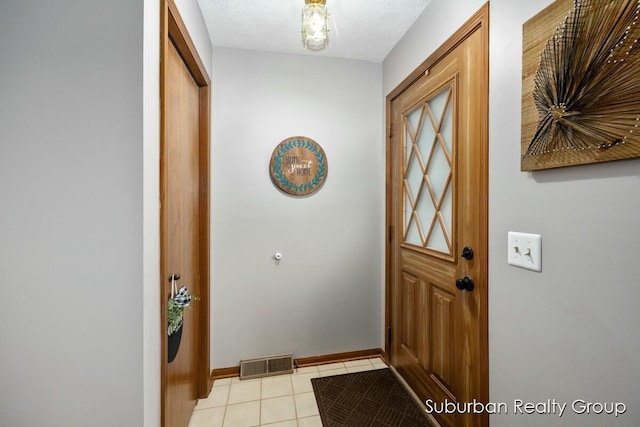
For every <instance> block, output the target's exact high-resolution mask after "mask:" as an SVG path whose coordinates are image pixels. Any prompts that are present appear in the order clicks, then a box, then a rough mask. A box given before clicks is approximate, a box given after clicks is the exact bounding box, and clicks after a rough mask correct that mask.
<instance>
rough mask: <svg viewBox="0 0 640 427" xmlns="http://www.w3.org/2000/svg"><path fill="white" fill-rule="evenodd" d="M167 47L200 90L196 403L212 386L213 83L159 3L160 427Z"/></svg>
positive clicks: (176, 20)
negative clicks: (178, 59)
mask: <svg viewBox="0 0 640 427" xmlns="http://www.w3.org/2000/svg"><path fill="white" fill-rule="evenodd" d="M169 43H173V44H174V46H175V47H176V50H177V51H178V53H179V54H180V56H181V57H182V59H183V60H184V62H185V64H186V65H187V69H188V70H189V72H190V73H191V75H192V77H193V79H194V81H195V82H196V84H197V86H198V88H199V90H198V97H199V165H198V168H199V183H198V184H199V185H198V186H199V191H198V199H199V200H198V204H199V212H198V213H199V224H198V227H199V230H200V233H199V238H200V240H199V245H198V247H199V251H198V256H199V263H198V264H199V269H200V271H199V277H200V283H199V285H200V286H199V288H200V291H199V292H200V295H198V296H199V297H200V300H199V301H198V305H199V319H198V320H199V326H200V327H199V329H198V330H199V349H198V360H199V364H198V369H197V372H198V397H199V398H205V397H207V395H208V394H209V391H210V390H211V387H212V385H213V382H212V381H211V377H210V351H211V345H210V326H211V325H210V312H209V311H210V309H209V308H210V267H209V264H210V235H209V234H210V150H211V147H210V132H211V130H210V122H211V114H210V111H211V79H210V78H209V75H208V73H207V70H206V68H205V67H204V64H203V62H202V60H201V59H200V56H199V55H198V51H197V49H196V47H195V44H194V43H193V40H192V39H191V37H190V36H189V32H188V31H187V27H186V25H185V24H184V21H183V20H182V18H181V16H180V13H179V11H178V8H177V6H176V4H175V2H174V0H162V5H161V11H160V203H161V207H160V280H161V282H160V283H159V284H158V285H159V286H160V307H161V309H160V328H159V331H160V332H159V333H160V334H161V337H162V338H161V368H160V369H161V372H160V387H161V388H160V408H161V420H162V425H163V426H164V425H165V418H164V413H165V398H166V396H165V393H166V383H167V335H166V319H167V307H166V295H165V293H164V292H163V289H164V285H165V284H164V280H165V278H166V277H169V274H170V273H169V271H168V270H167V260H166V256H167V255H166V249H167V248H166V240H167V233H168V226H167V224H166V216H167V215H166V210H165V209H166V206H165V204H164V203H163V201H164V199H165V195H166V188H167V187H166V180H167V172H168V171H167V162H166V155H165V150H166V147H167V118H166V111H167V105H166V102H167V100H166V96H165V95H166V93H165V90H166V87H167V80H166V79H167V73H166V64H167V58H168V55H169V53H168V51H169Z"/></svg>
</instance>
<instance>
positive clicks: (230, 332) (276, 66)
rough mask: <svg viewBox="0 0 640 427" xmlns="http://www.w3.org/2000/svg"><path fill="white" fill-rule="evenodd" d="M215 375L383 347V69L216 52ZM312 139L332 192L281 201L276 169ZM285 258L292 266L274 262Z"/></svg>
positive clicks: (326, 188)
mask: <svg viewBox="0 0 640 427" xmlns="http://www.w3.org/2000/svg"><path fill="white" fill-rule="evenodd" d="M214 57H215V60H214V68H213V75H214V76H215V79H214V84H213V117H214V121H213V141H214V144H213V163H212V171H213V174H212V179H213V189H212V208H213V219H212V228H213V241H212V309H211V322H212V346H213V348H212V367H214V368H220V367H228V366H234V365H235V366H237V365H238V363H239V361H240V359H243V358H248V357H254V356H263V355H270V354H274V353H281V352H293V353H294V354H295V356H296V357H304V356H314V355H323V354H330V353H336V352H343V351H351V350H362V349H368V348H378V347H380V346H381V345H382V338H381V331H382V327H381V325H382V317H383V315H382V300H381V298H382V286H383V275H382V273H383V265H384V259H383V243H384V241H383V233H382V231H383V228H384V227H383V224H384V223H383V215H384V139H383V136H382V129H383V123H384V119H383V115H382V110H383V99H384V98H383V95H382V90H381V89H382V88H381V81H382V66H381V64H374V63H368V62H361V61H348V60H336V59H327V58H314V57H310V56H297V55H286V54H272V53H260V52H253V51H245V50H237V49H225V48H214ZM294 135H304V136H308V137H310V138H312V139H314V140H315V141H317V142H318V143H319V144H320V145H321V146H322V147H323V148H324V150H325V152H326V155H327V159H328V164H329V173H328V178H327V181H326V182H325V185H324V186H323V187H322V188H321V189H320V190H319V191H317V192H316V193H314V194H313V195H311V196H308V197H302V198H296V197H292V196H288V195H285V194H283V193H282V192H280V191H279V190H278V189H277V188H276V187H275V186H274V185H273V184H272V182H271V180H270V177H269V172H268V169H269V160H270V157H271V154H272V152H273V150H274V148H275V147H276V145H277V144H278V143H279V142H280V141H282V140H283V139H285V138H287V137H290V136H294ZM276 252H281V253H282V254H283V259H282V261H280V263H279V265H276V263H275V261H274V260H273V258H272V256H273V254H274V253H276Z"/></svg>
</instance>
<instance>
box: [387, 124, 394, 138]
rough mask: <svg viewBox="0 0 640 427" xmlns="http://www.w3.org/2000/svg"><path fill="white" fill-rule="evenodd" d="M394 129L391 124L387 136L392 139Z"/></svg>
mask: <svg viewBox="0 0 640 427" xmlns="http://www.w3.org/2000/svg"><path fill="white" fill-rule="evenodd" d="M392 129H393V123H389V129H388V130H387V136H388V137H389V138H391V135H392V133H391V130H392Z"/></svg>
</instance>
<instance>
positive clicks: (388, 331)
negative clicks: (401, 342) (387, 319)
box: [387, 326, 392, 346]
mask: <svg viewBox="0 0 640 427" xmlns="http://www.w3.org/2000/svg"><path fill="white" fill-rule="evenodd" d="M391 337H392V334H391V326H389V327H388V328H387V341H388V342H389V346H391Z"/></svg>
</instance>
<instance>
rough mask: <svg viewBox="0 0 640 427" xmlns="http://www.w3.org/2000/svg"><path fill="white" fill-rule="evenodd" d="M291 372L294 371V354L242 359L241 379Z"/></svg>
mask: <svg viewBox="0 0 640 427" xmlns="http://www.w3.org/2000/svg"><path fill="white" fill-rule="evenodd" d="M291 373H293V354H284V355H282V356H271V357H261V358H258V359H251V360H241V361H240V379H241V380H250V379H252V378H262V377H270V376H272V375H281V374H291Z"/></svg>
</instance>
